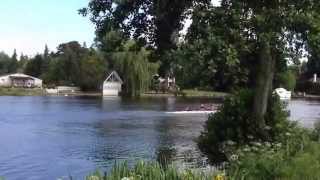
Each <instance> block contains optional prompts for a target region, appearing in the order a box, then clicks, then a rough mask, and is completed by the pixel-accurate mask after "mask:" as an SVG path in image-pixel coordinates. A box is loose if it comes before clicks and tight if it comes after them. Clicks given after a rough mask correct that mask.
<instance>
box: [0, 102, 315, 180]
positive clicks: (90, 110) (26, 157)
mask: <svg viewBox="0 0 320 180" xmlns="http://www.w3.org/2000/svg"><path fill="white" fill-rule="evenodd" d="M207 103H218V102H217V101H215V100H213V99H175V98H153V99H143V100H135V101H133V100H126V99H121V98H107V99H102V98H92V97H91V98H81V97H0V176H3V177H6V178H7V179H8V180H20V179H24V180H46V179H48V180H51V179H53V180H54V179H57V178H59V177H65V176H68V175H72V176H73V177H76V178H78V179H83V177H84V175H86V174H88V173H89V172H92V171H94V170H96V169H98V168H99V169H101V170H108V169H109V168H110V167H111V166H112V164H113V163H114V162H115V161H124V160H127V161H128V162H129V163H133V162H135V161H137V160H157V159H159V157H161V156H162V155H165V156H167V157H171V158H172V159H173V160H174V161H183V162H185V163H187V164H188V163H190V162H192V163H191V164H196V165H197V166H201V164H202V163H203V162H204V161H205V158H203V157H202V155H201V153H200V152H199V151H198V150H197V148H196V143H195V142H194V140H195V138H196V137H197V136H198V135H199V134H200V131H201V129H202V126H203V124H204V121H205V120H206V119H207V115H184V116H183V115H173V114H167V113H165V112H167V111H174V110H176V109H182V108H185V107H186V106H194V107H198V106H200V104H207ZM289 109H291V110H292V111H291V118H292V119H294V120H304V121H300V122H301V123H302V125H304V126H306V127H312V125H313V122H314V121H315V120H317V119H320V114H319V113H320V102H319V101H304V100H294V101H291V102H290V104H289Z"/></svg>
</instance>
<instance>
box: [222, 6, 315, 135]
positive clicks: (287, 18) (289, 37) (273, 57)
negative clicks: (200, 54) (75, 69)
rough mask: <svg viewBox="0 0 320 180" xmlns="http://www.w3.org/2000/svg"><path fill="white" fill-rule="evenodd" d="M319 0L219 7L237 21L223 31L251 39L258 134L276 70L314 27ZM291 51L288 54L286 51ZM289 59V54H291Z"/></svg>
mask: <svg viewBox="0 0 320 180" xmlns="http://www.w3.org/2000/svg"><path fill="white" fill-rule="evenodd" d="M319 5H320V2H319V1H317V0H302V1H293V0H223V1H222V6H221V7H220V8H219V11H220V12H221V13H223V14H224V15H225V16H226V17H232V18H233V19H234V20H237V21H238V26H236V27H235V26H233V24H226V25H227V26H226V31H230V30H235V32H236V33H238V34H239V35H240V36H243V37H245V38H246V39H247V41H248V42H252V46H251V47H250V51H252V52H256V64H255V69H252V70H253V71H254V74H255V84H254V86H253V88H254V98H253V104H252V107H251V108H252V116H253V120H254V121H253V123H255V125H256V127H257V129H259V130H260V132H261V134H263V133H264V131H263V129H264V127H265V126H266V122H265V115H266V112H267V109H268V100H269V97H270V95H271V93H272V87H273V80H274V75H275V73H276V72H277V71H278V70H279V69H281V66H284V65H285V64H286V61H287V60H288V58H290V57H294V56H295V55H299V54H301V53H300V52H301V49H302V48H303V46H304V45H305V42H306V40H307V38H308V36H309V35H310V31H315V30H316V29H315V27H314V24H313V22H314V20H315V19H317V11H318V10H319ZM289 54H291V56H290V55H289ZM291 59H292V58H291Z"/></svg>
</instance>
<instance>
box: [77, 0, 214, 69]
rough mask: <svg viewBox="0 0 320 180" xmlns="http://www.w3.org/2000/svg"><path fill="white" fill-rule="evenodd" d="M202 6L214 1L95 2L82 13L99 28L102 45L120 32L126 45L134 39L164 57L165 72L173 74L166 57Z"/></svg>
mask: <svg viewBox="0 0 320 180" xmlns="http://www.w3.org/2000/svg"><path fill="white" fill-rule="evenodd" d="M198 3H205V4H209V3H210V1H208V0H200V1H199V0H198V1H195V0H165V1H158V0H139V1H99V0H93V1H90V2H89V4H88V7H87V8H83V9H81V10H79V12H80V14H82V15H85V16H87V15H89V16H90V19H91V20H92V22H93V23H94V24H95V25H96V29H97V32H96V33H97V40H98V41H100V42H101V40H103V38H104V36H105V34H106V33H108V32H111V31H120V32H122V33H123V38H124V40H125V41H126V40H129V39H131V38H133V39H134V40H135V41H136V42H137V44H138V45H139V46H140V47H142V46H144V47H150V48H152V49H156V52H157V53H156V54H157V56H158V57H162V58H160V60H161V61H162V62H163V63H162V64H161V65H162V67H163V70H162V71H163V72H165V71H169V70H170V62H168V59H166V58H165V56H164V55H165V53H166V51H168V50H171V49H174V48H175V45H176V39H177V38H178V32H179V31H180V30H181V29H182V28H183V20H184V19H185V18H186V17H187V13H186V12H187V11H188V10H189V9H190V8H192V6H193V5H194V4H198ZM158 60H159V59H158Z"/></svg>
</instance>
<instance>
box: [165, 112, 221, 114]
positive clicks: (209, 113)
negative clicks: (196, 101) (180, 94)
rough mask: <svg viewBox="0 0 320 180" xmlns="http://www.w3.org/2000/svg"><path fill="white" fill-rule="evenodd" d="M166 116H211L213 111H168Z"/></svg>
mask: <svg viewBox="0 0 320 180" xmlns="http://www.w3.org/2000/svg"><path fill="white" fill-rule="evenodd" d="M166 113H167V114H212V113H215V111H170V112H166Z"/></svg>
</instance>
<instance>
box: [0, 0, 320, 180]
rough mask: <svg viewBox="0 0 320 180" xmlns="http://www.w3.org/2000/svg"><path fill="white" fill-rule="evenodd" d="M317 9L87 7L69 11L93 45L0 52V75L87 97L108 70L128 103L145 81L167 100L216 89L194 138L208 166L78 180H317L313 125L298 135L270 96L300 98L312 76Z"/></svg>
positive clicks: (258, 1) (259, 3) (148, 165)
mask: <svg viewBox="0 0 320 180" xmlns="http://www.w3.org/2000/svg"><path fill="white" fill-rule="evenodd" d="M319 10H320V2H319V1H318V0H301V1H294V0H281V1H280V0H268V1H267V0H222V1H221V4H220V5H219V6H214V5H213V4H212V2H211V1H209V0H170V1H169V0H163V1H161V2H160V1H156V0H139V1H114V2H112V1H101V0H92V1H90V2H89V4H88V6H87V7H85V8H83V9H80V10H79V14H80V15H83V16H85V17H87V18H90V20H91V21H92V22H93V24H94V25H95V28H96V42H95V45H94V46H93V47H90V48H88V47H87V46H86V45H85V44H83V45H80V44H79V43H78V42H75V41H74V42H68V43H63V44H61V45H60V46H59V47H58V48H57V51H56V52H49V50H48V48H45V51H44V53H43V54H39V55H37V56H35V57H33V58H30V59H29V58H28V57H25V56H23V55H22V56H21V57H20V60H19V61H18V60H17V55H16V53H14V55H13V56H12V57H9V56H8V55H6V54H4V53H2V54H0V71H1V73H10V72H16V71H23V72H25V73H26V74H29V75H32V76H35V77H41V78H42V79H43V80H44V82H45V84H47V85H48V86H54V85H77V86H80V87H81V88H82V89H83V90H85V91H86V90H87V91H91V90H97V89H99V84H100V83H101V81H103V78H105V77H104V76H105V74H106V73H107V72H109V71H110V70H117V71H118V73H119V74H120V75H121V77H122V79H123V81H124V86H123V92H124V93H123V96H129V97H140V96H142V95H143V94H144V93H147V92H149V91H153V90H155V89H154V88H155V85H154V83H153V81H152V76H153V75H154V74H159V75H161V76H163V77H167V76H174V77H175V78H176V84H177V88H176V89H174V90H170V91H169V92H168V93H172V94H175V95H177V94H181V93H183V92H186V93H190V94H193V95H194V96H196V95H197V93H199V94H202V93H203V94H206V93H207V92H214V91H217V92H224V93H212V94H223V98H224V100H223V103H222V105H221V106H220V107H219V108H218V110H217V112H215V113H214V114H211V115H209V117H208V120H207V121H206V122H205V125H204V128H203V130H202V132H201V135H200V136H199V137H198V138H197V140H196V142H197V145H198V148H199V149H200V150H201V152H202V153H203V155H204V156H206V158H207V159H208V163H209V164H210V165H211V167H214V168H212V169H206V170H203V169H197V168H181V167H180V166H179V165H175V164H168V163H163V162H148V161H140V162H136V164H135V165H132V164H128V163H126V162H119V163H118V162H115V163H114V165H113V168H111V169H110V170H109V171H106V172H105V171H103V170H101V171H97V172H92V173H90V172H88V175H87V177H85V179H87V180H104V179H106V180H109V179H110V180H140V179H141V180H142V179H146V180H158V179H159V180H176V179H177V180H180V179H181V180H193V179H195V180H198V179H199V180H200V179H201V180H202V179H204V180H206V179H208V180H209V179H215V180H227V179H235V180H238V179H248V180H251V179H266V180H267V179H297V180H301V179H320V171H319V169H320V141H319V140H320V123H315V125H314V128H308V129H307V128H303V127H302V126H300V125H299V124H298V123H297V122H293V121H290V120H289V118H288V112H287V111H286V108H285V104H284V103H283V102H282V101H281V100H280V99H279V97H277V96H276V95H274V94H273V90H274V89H275V88H278V87H284V88H286V89H289V90H291V91H293V92H294V91H296V92H297V89H298V90H299V91H301V92H303V91H304V92H307V93H309V92H308V87H309V84H310V83H311V82H309V81H308V79H309V78H311V77H312V76H313V74H319V73H320V60H319V57H318V56H319V53H318V52H320V47H319V44H320V14H319V12H320V11H319ZM186 21H190V22H191V25H190V27H189V28H188V29H187V30H182V29H183V27H184V25H185V24H186ZM182 31H183V32H182ZM302 59H308V61H303V60H302ZM302 82H303V83H302ZM310 86H311V85H310ZM312 86H313V85H312ZM314 86H315V87H313V88H312V93H317V92H318V93H320V89H316V88H317V87H320V86H318V85H314ZM190 89H193V90H194V89H196V90H194V91H191V90H190ZM213 96H214V95H213ZM164 161H165V160H164ZM69 178H70V179H73V177H72V174H71V175H70V177H69Z"/></svg>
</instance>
